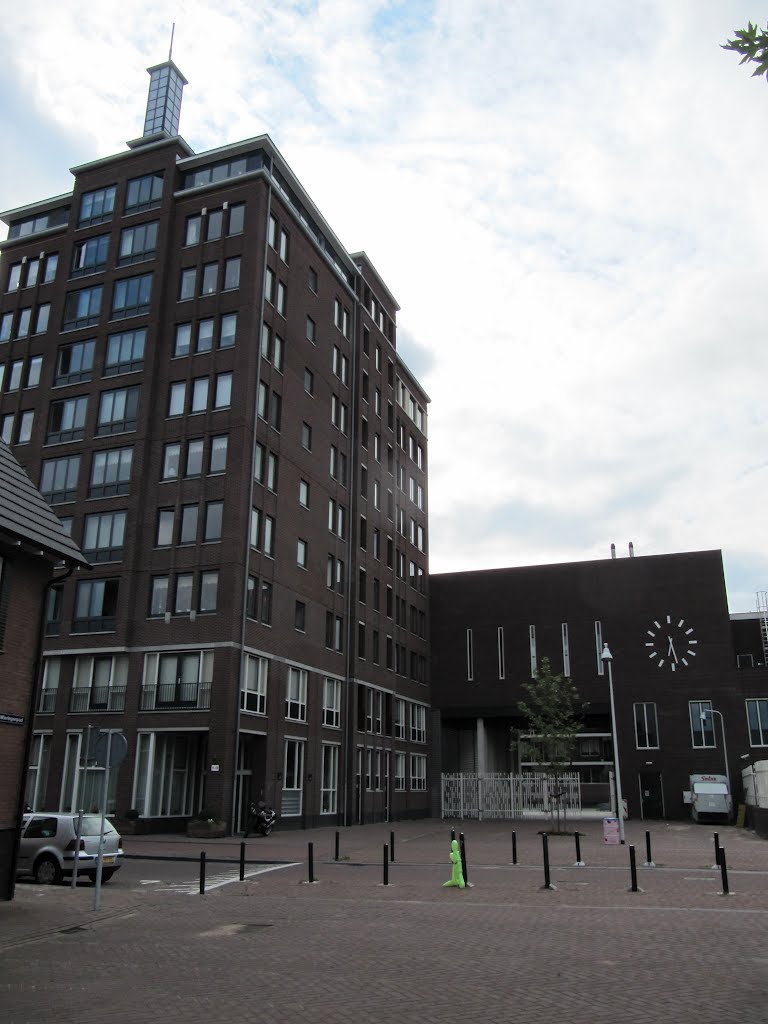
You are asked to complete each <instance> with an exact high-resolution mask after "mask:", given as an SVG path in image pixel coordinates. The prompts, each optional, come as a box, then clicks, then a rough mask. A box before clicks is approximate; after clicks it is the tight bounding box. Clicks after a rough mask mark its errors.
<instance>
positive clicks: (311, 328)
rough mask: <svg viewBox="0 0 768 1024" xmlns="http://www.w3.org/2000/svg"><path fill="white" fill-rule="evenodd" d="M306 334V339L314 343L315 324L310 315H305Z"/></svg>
mask: <svg viewBox="0 0 768 1024" xmlns="http://www.w3.org/2000/svg"><path fill="white" fill-rule="evenodd" d="M306 334H307V341H311V342H312V344H313V345H314V344H315V342H316V339H317V324H316V323H315V321H314V320H313V319H312V317H311V316H308V317H307V329H306Z"/></svg>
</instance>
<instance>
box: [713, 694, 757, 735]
mask: <svg viewBox="0 0 768 1024" xmlns="http://www.w3.org/2000/svg"><path fill="white" fill-rule="evenodd" d="M708 717H709V716H708ZM747 725H748V727H749V742H750V746H753V747H765V746H768V700H766V699H765V698H763V697H760V698H755V699H753V700H748V701H747Z"/></svg>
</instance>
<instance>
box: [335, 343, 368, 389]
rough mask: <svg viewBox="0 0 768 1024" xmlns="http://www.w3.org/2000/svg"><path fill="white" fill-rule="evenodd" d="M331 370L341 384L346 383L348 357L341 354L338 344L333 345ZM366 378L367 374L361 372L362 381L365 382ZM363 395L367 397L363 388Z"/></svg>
mask: <svg viewBox="0 0 768 1024" xmlns="http://www.w3.org/2000/svg"><path fill="white" fill-rule="evenodd" d="M333 372H334V374H335V375H336V376H337V377H338V378H339V379H340V380H341V382H342V384H346V383H347V381H348V377H349V359H348V358H347V357H346V356H345V355H342V353H341V349H340V348H339V347H338V345H334V346H333ZM367 380H368V374H367V373H364V374H363V383H364V384H365V383H366V382H367ZM363 397H367V396H366V393H365V389H364V391H363Z"/></svg>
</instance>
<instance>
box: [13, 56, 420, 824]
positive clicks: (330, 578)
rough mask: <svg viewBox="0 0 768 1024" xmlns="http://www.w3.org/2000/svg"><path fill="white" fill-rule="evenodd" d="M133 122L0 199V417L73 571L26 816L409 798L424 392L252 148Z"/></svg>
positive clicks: (163, 106) (385, 311)
mask: <svg viewBox="0 0 768 1024" xmlns="http://www.w3.org/2000/svg"><path fill="white" fill-rule="evenodd" d="M150 74H151V82H150V93H149V102H148V107H147V121H146V125H145V131H144V135H143V136H142V137H141V138H139V139H137V140H134V141H132V142H130V143H128V148H127V149H126V151H125V152H122V153H118V154H116V155H115V156H111V157H108V158H105V159H101V160H96V161H93V162H91V163H86V164H83V165H81V166H79V167H75V168H73V170H72V173H73V175H74V188H73V191H72V192H71V193H69V194H67V195H63V196H58V197H55V198H53V199H49V200H45V201H43V202H38V203H34V204H31V205H29V206H26V207H24V208H20V209H15V210H12V211H9V212H7V213H5V214H3V215H2V219H3V220H4V221H5V223H6V224H7V225H8V228H9V232H8V239H7V241H6V242H5V243H3V247H2V265H1V268H0V281H1V282H2V293H3V294H2V305H1V306H0V430H1V431H2V436H3V437H4V438H5V440H6V441H7V442H8V443H9V444H10V445H11V446H12V448H13V451H14V453H15V455H16V457H17V458H18V459H19V460H20V461H21V462H22V463H23V465H24V466H25V468H26V469H27V471H28V473H29V474H30V476H31V477H32V479H33V480H34V481H35V482H36V483H37V484H38V485H39V487H40V490H41V491H42V493H43V494H44V496H45V497H46V498H47V500H48V501H49V502H51V504H52V505H53V506H54V508H55V510H56V512H57V513H58V515H59V516H60V518H61V521H62V523H63V524H64V525H65V527H66V529H67V530H68V531H69V532H70V533H71V536H72V537H73V538H74V539H75V540H76V541H77V542H78V543H79V544H80V545H81V546H82V548H83V550H84V552H85V553H86V557H87V558H88V559H89V560H90V561H91V562H92V563H93V565H94V570H93V572H92V573H91V574H89V575H88V577H87V578H82V579H72V580H69V581H67V582H66V583H64V584H63V585H62V586H61V587H57V588H55V589H54V591H53V593H52V596H51V601H50V602H49V609H48V622H47V638H46V648H45V658H44V670H43V676H42V683H41V690H40V694H39V700H38V706H37V718H36V722H35V736H36V742H35V747H34V753H35V757H36V758H37V760H36V761H35V760H33V762H32V763H31V764H30V778H34V780H35V784H34V786H33V788H32V792H31V798H32V802H33V803H34V805H35V807H46V808H50V809H57V808H58V809H62V810H64V809H69V808H76V807H78V806H85V807H88V806H89V805H90V804H92V803H93V802H95V800H96V796H95V794H96V792H97V789H96V788H95V787H97V786H98V785H99V784H100V783H99V781H98V778H97V776H98V773H97V772H88V773H86V772H84V771H83V770H82V769H81V768H80V767H79V756H80V752H81V746H82V738H83V730H84V729H85V728H86V727H87V726H88V725H98V726H100V727H101V728H116V729H122V730H124V731H125V733H126V735H127V737H128V741H129V753H128V758H127V759H126V762H125V763H124V765H123V766H122V768H121V769H120V771H119V772H117V773H114V775H115V785H114V788H113V791H112V792H111V793H110V797H109V806H110V810H111V811H115V812H116V813H117V814H118V815H121V814H123V813H124V812H125V811H126V810H128V809H129V808H136V810H138V811H139V813H140V814H141V816H142V817H143V818H145V819H147V820H149V821H150V822H151V823H152V824H153V827H157V828H160V827H162V828H168V827H171V826H173V825H179V826H181V825H182V824H183V822H184V821H185V820H186V819H187V818H188V817H189V816H190V815H192V814H194V813H195V812H196V811H198V810H199V809H200V808H201V807H203V806H205V807H207V808H210V809H211V810H212V811H214V812H215V813H217V814H218V815H220V816H222V817H224V818H225V820H227V821H228V822H229V823H230V825H231V827H232V828H233V829H237V828H239V827H241V824H242V821H243V813H244V810H245V808H247V805H248V802H249V800H250V799H252V798H256V797H258V796H259V795H261V794H263V796H264V798H265V799H267V800H269V801H272V802H273V803H274V805H275V807H276V808H277V810H278V811H279V813H280V814H281V817H282V819H283V822H284V823H286V824H287V823H288V822H295V823H297V824H298V823H307V822H315V821H325V822H329V821H331V822H335V821H337V820H344V821H354V820H363V819H365V820H370V819H383V818H386V817H398V816H406V815H409V816H411V815H414V816H415V815H420V814H423V813H425V811H426V809H427V793H426V786H427V775H426V749H427V748H426V741H427V736H426V708H427V706H428V703H429V688H428V664H429V658H428V625H427V580H428V564H427V413H426V410H427V404H428V398H427V396H426V395H425V394H424V392H423V390H422V388H421V387H420V386H419V383H418V381H417V380H415V379H414V377H413V375H412V374H411V373H410V372H409V371H408V369H407V367H406V366H405V364H404V363H403V361H402V360H401V359H400V358H399V356H398V353H397V345H396V316H397V311H398V308H399V307H398V305H397V303H396V301H395V299H394V298H393V296H392V294H391V293H390V291H389V289H388V288H387V286H386V284H385V283H384V281H383V280H382V279H381V277H380V276H379V274H378V273H377V271H376V269H375V268H374V266H373V264H372V263H371V261H370V260H369V259H368V257H367V256H366V255H365V253H362V252H359V253H349V252H347V251H346V250H345V248H344V247H343V245H342V244H341V242H340V241H339V239H338V238H336V236H335V235H334V233H333V230H332V228H331V227H330V225H329V224H328V223H327V222H326V221H325V220H324V219H323V217H322V215H321V213H320V212H319V211H318V209H317V208H316V207H315V206H314V204H313V203H312V200H311V199H310V198H309V196H308V195H307V193H306V192H305V190H304V188H303V186H302V185H301V183H300V182H299V181H298V180H297V179H296V177H295V176H294V175H293V173H292V172H291V170H290V168H289V167H288V165H287V164H286V162H285V160H284V159H283V157H282V156H281V154H280V153H279V152H278V151H277V149H276V148H275V146H274V144H273V143H272V141H271V140H270V139H269V137H268V136H260V137H258V138H254V139H249V140H246V141H243V142H240V143H237V144H235V145H230V146H225V147H223V148H221V149H217V150H214V151H210V152H206V153H201V154H196V153H193V152H192V150H191V149H190V147H189V146H188V145H187V144H186V142H185V141H184V140H183V138H181V137H180V136H179V134H178V122H179V108H180V103H181V92H182V88H183V85H184V84H185V83H184V79H183V77H182V76H181V75H180V73H179V72H178V69H177V68H176V67H175V65H174V64H173V63H172V62H167V63H166V64H163V65H160V66H158V67H156V68H151V69H150Z"/></svg>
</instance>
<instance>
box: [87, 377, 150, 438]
mask: <svg viewBox="0 0 768 1024" xmlns="http://www.w3.org/2000/svg"><path fill="white" fill-rule="evenodd" d="M140 391H141V388H139V387H138V386H137V387H133V388H118V389H117V390H116V391H104V392H102V395H101V400H100V402H99V417H98V421H97V424H96V433H97V435H103V434H120V433H123V432H124V431H126V430H135V429H136V418H137V415H138V410H139V393H140Z"/></svg>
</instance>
